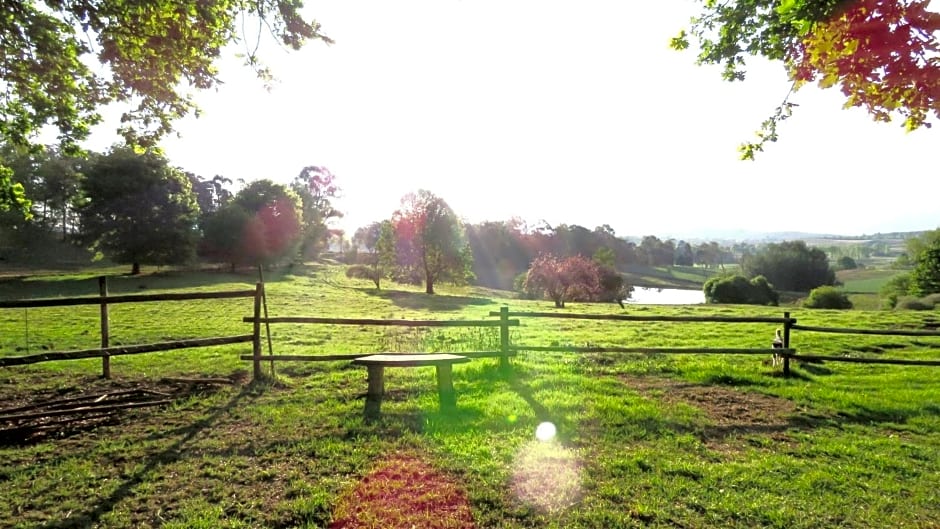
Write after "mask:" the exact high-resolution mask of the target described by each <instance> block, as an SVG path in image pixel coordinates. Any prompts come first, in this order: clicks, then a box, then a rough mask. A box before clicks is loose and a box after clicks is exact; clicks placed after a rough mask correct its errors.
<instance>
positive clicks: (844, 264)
mask: <svg viewBox="0 0 940 529" xmlns="http://www.w3.org/2000/svg"><path fill="white" fill-rule="evenodd" d="M836 268H837V269H838V270H855V269H856V268H858V263H856V262H855V259H852V258H851V257H849V256H848V255H843V256H842V257H840V258H839V259H838V260H836Z"/></svg>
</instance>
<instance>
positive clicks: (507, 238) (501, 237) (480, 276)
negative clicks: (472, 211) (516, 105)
mask: <svg viewBox="0 0 940 529" xmlns="http://www.w3.org/2000/svg"><path fill="white" fill-rule="evenodd" d="M466 231H467V241H468V242H469V243H470V249H471V251H472V252H473V274H474V276H475V277H476V283H477V284H478V285H483V286H487V287H491V288H500V289H510V288H512V287H513V281H514V279H515V278H516V277H517V276H518V275H519V274H524V273H525V271H526V270H528V268H529V262H530V261H531V260H532V257H533V256H534V254H531V253H530V247H529V244H528V243H529V242H530V241H529V240H528V235H527V234H525V233H524V232H523V229H522V228H521V226H520V224H519V223H517V222H515V221H499V222H497V221H487V222H483V223H480V224H471V225H469V226H467V227H466Z"/></svg>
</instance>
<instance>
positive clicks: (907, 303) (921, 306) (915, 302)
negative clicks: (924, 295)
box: [895, 298, 933, 310]
mask: <svg viewBox="0 0 940 529" xmlns="http://www.w3.org/2000/svg"><path fill="white" fill-rule="evenodd" d="M895 308H896V309H898V310H931V309H933V305H932V304H930V303H928V302H927V301H926V300H925V299H919V298H903V299H901V300H900V301H898V305H897V307H895Z"/></svg>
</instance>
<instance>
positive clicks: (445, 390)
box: [436, 364, 457, 410]
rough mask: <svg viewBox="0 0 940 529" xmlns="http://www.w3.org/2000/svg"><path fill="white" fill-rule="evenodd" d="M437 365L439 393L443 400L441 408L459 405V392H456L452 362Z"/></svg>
mask: <svg viewBox="0 0 940 529" xmlns="http://www.w3.org/2000/svg"><path fill="white" fill-rule="evenodd" d="M436 367H437V395H438V397H439V398H440V401H441V410H447V409H453V408H456V407H457V394H456V393H454V382H453V377H452V376H451V375H452V372H453V370H452V369H451V365H450V364H439V365H438V366H436Z"/></svg>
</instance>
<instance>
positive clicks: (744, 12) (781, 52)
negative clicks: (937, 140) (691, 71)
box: [672, 0, 940, 159]
mask: <svg viewBox="0 0 940 529" xmlns="http://www.w3.org/2000/svg"><path fill="white" fill-rule="evenodd" d="M703 4H704V6H703V8H702V13H701V15H699V16H696V17H694V18H693V19H692V21H691V28H690V32H689V33H687V32H686V31H685V30H683V31H682V32H681V33H680V34H679V36H678V37H676V38H674V39H673V40H672V46H673V47H674V48H676V49H686V48H688V47H690V44H691V42H690V38H689V37H691V40H692V41H698V48H699V50H700V51H699V54H698V62H699V64H715V65H722V66H723V67H724V68H723V71H722V76H723V77H724V78H725V79H726V80H729V81H737V80H743V79H744V74H745V63H746V61H747V60H748V59H749V58H750V56H752V55H761V56H763V57H765V58H767V59H770V60H774V61H782V62H783V64H784V65H785V67H786V69H787V73H788V75H789V77H790V79H791V80H792V81H793V85H792V88H791V91H790V93H788V94H787V96H786V97H785V98H784V101H783V103H782V104H781V105H780V106H778V107H777V109H776V110H775V112H774V114H773V115H771V116H770V117H769V118H768V119H767V120H765V121H764V123H763V124H762V125H761V130H760V131H759V132H758V134H757V135H758V140H757V141H755V142H746V143H744V144H742V145H741V147H740V150H741V156H742V158H744V159H754V156H755V153H756V152H759V151H762V150H763V148H764V145H765V144H767V143H768V142H775V141H777V139H778V134H777V125H778V124H779V123H780V122H781V121H783V120H785V119H787V118H788V117H789V116H790V115H791V113H792V111H793V108H794V107H796V106H797V104H796V103H793V102H791V101H790V96H791V95H792V94H793V92H794V91H795V90H797V89H799V88H800V87H801V86H803V85H805V84H806V83H807V82H810V81H818V83H819V86H821V87H822V88H829V87H836V86H838V87H839V88H840V89H841V91H842V93H843V95H844V96H845V105H844V106H845V107H846V108H848V107H853V106H855V107H861V108H864V109H865V110H867V111H868V113H869V114H870V115H871V116H872V117H873V118H874V119H876V120H878V121H890V120H892V119H893V118H902V119H903V122H904V126H905V127H906V128H907V129H908V130H914V129H917V128H920V127H930V125H931V123H930V120H936V119H938V118H940V60H938V54H940V39H938V35H940V13H937V12H936V11H935V10H931V8H930V7H929V5H930V0H851V1H847V0H728V1H723V2H711V1H709V2H704V3H703Z"/></svg>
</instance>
